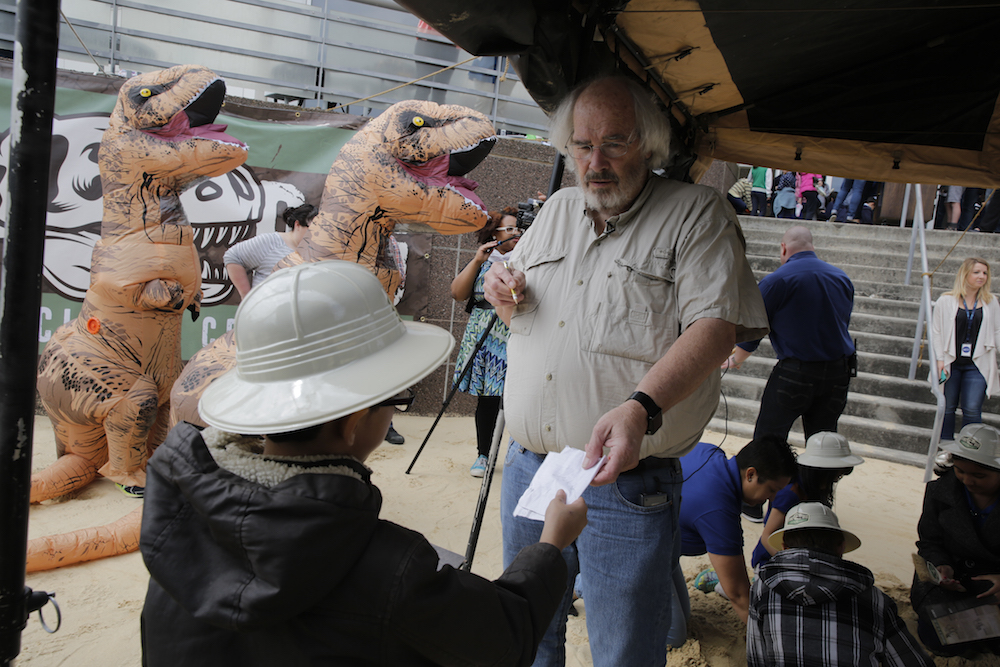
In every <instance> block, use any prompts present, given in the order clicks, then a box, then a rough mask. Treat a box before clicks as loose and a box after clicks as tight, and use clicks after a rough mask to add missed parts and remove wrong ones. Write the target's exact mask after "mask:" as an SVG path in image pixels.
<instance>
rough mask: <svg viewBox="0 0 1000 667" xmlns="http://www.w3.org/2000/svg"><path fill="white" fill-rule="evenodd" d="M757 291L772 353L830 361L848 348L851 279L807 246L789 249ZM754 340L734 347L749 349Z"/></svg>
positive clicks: (754, 345) (753, 347) (850, 347)
mask: <svg viewBox="0 0 1000 667" xmlns="http://www.w3.org/2000/svg"><path fill="white" fill-rule="evenodd" d="M760 294H761V296H762V297H763V298H764V307H765V308H766V309H767V321H768V323H769V324H770V326H771V333H769V334H768V336H769V337H770V338H771V345H772V346H773V347H774V352H775V354H776V355H777V357H778V359H798V360H799V361H834V360H836V359H841V358H843V357H845V356H849V355H851V354H854V342H853V341H851V336H850V334H849V333H848V331H847V326H848V325H849V324H850V323H851V311H852V310H853V309H854V284H853V283H852V282H851V279H850V278H848V277H847V274H846V273H844V272H843V271H842V270H840V269H838V268H837V267H836V266H833V265H832V264H828V263H827V262H824V261H823V260H821V259H819V258H818V257H816V253H815V252H813V251H812V250H803V251H802V252H797V253H795V254H794V255H792V256H791V257H789V258H788V261H786V262H785V263H784V264H783V265H782V266H780V267H778V269H777V270H776V271H774V272H773V273H771V274H770V275H768V276H765V277H764V279H763V280H761V281H760ZM759 344H760V341H759V340H757V341H752V342H748V343H740V344H739V347H740V348H742V349H744V350H746V351H747V352H753V351H754V350H756V349H757V346H758V345H759Z"/></svg>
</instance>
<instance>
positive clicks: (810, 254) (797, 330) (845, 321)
mask: <svg viewBox="0 0 1000 667" xmlns="http://www.w3.org/2000/svg"><path fill="white" fill-rule="evenodd" d="M760 293H761V296H763V297H764V307H765V308H767V319H768V322H769V323H770V325H771V333H770V334H769V337H770V339H771V346H772V347H773V348H774V353H775V356H777V357H778V363H777V364H775V365H774V369H773V370H772V371H771V376H770V377H769V378H768V380H767V386H766V387H765V388H764V395H763V397H761V399H760V413H759V414H758V415H757V426H756V428H755V429H754V433H753V435H754V437H755V438H757V437H760V436H761V435H765V434H773V435H776V436H778V437H780V438H782V439H787V438H788V431H789V430H790V429H791V428H792V422H794V421H795V419H796V418H797V417H802V429H803V430H804V431H805V437H806V438H807V439H808V438H809V436H811V435H812V434H813V433H818V432H819V431H832V432H834V433H836V432H837V421H838V420H839V419H840V414H841V413H842V412H843V411H844V406H846V405H847V388H848V385H849V384H850V381H851V375H852V374H853V373H855V372H856V370H857V357H856V356H855V349H854V343H853V342H852V341H851V336H850V334H849V333H848V331H847V327H848V325H849V324H850V322H851V311H852V310H853V309H854V284H853V283H852V282H851V279H850V278H848V277H847V274H846V273H844V272H843V271H842V270H840V269H838V268H837V267H836V266H833V265H832V264H828V263H826V262H824V261H823V260H821V259H819V258H818V257H816V252H815V248H814V247H813V238H812V232H810V231H809V230H808V229H806V228H805V227H800V226H796V227H792V228H791V229H789V230H788V231H787V232H785V235H784V236H783V237H782V239H781V266H780V267H778V269H777V270H776V271H774V272H773V273H771V274H770V275H768V276H766V277H765V278H764V279H763V280H761V281H760ZM759 344H760V341H759V340H757V341H753V342H749V343H740V344H739V345H737V346H736V348H735V350H734V351H733V354H732V355H730V357H729V358H728V359H727V360H726V362H725V363H724V364H723V365H722V367H723V368H724V369H725V368H733V367H735V368H739V367H740V365H741V364H742V363H743V362H744V361H745V360H746V359H747V357H749V356H750V355H751V354H752V353H753V351H754V350H756V349H757V346H758V345H759Z"/></svg>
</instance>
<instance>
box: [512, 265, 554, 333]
mask: <svg viewBox="0 0 1000 667" xmlns="http://www.w3.org/2000/svg"><path fill="white" fill-rule="evenodd" d="M565 257H566V252H565V251H561V250H560V251H554V252H549V253H545V254H542V255H538V256H536V257H532V258H530V259H528V260H527V262H526V263H525V265H524V278H525V282H526V284H527V288H526V290H525V294H524V301H522V302H520V303H519V304H517V308H515V309H514V312H513V313H511V316H510V332H511V333H512V334H517V335H519V336H527V335H529V334H530V333H531V327H532V325H533V324H534V322H535V313H536V312H537V310H538V304H539V303H540V302H541V301H542V299H544V298H545V293H546V292H547V291H548V289H549V285H550V284H551V283H552V279H553V276H554V275H555V274H556V272H557V271H558V270H559V267H560V266H562V264H563V259H564V258H565Z"/></svg>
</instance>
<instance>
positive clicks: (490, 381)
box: [451, 206, 522, 477]
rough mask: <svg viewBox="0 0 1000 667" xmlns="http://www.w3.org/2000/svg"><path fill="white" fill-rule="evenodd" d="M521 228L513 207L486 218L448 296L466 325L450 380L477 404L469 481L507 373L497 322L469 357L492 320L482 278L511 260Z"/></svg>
mask: <svg viewBox="0 0 1000 667" xmlns="http://www.w3.org/2000/svg"><path fill="white" fill-rule="evenodd" d="M521 232H522V230H521V229H519V228H518V227H517V209H516V208H514V207H512V206H508V207H506V208H504V209H503V210H502V211H493V212H491V213H490V214H489V220H488V221H487V223H486V225H485V226H484V227H483V228H482V229H481V230H479V236H478V241H479V243H480V246H479V249H478V250H477V251H476V256H475V257H473V258H472V261H471V262H469V263H468V264H466V266H465V268H464V269H462V271H461V272H460V273H459V274H458V275H457V276H455V279H454V280H453V281H452V283H451V295H452V297H454V298H455V300H456V301H466V300H468V304H467V305H466V308H465V309H466V312H468V313H469V322H468V324H467V325H466V326H465V334H464V335H463V336H462V342H461V344H460V346H459V350H458V359H456V361H455V378H454V381H456V382H457V381H458V380H459V378H460V377H461V378H462V381H461V384H459V386H458V388H459V389H460V390H461V391H464V392H465V393H467V394H471V395H472V396H478V397H479V401H478V403H477V405H476V444H477V448H478V454H477V456H476V461H475V463H473V464H472V468H471V469H470V472H471V473H472V476H473V477H482V476H483V475H484V474H485V473H486V464H487V457H488V455H489V452H490V445H491V443H492V438H493V429H494V426H495V425H496V421H497V415H498V414H499V412H500V400H501V398H502V397H503V383H504V377H505V376H506V374H507V338H508V337H509V336H510V329H508V328H507V325H506V324H504V323H503V321H502V320H500V319H499V318H497V319H496V321H495V322H494V324H493V327H492V328H491V329H490V332H489V335H487V337H486V340H485V342H484V343H483V345H482V347H480V348H479V351H478V352H476V355H475V357H472V353H473V351H474V350H475V348H476V343H478V342H479V339H480V338H481V337H482V335H483V332H485V331H486V327H487V326H488V325H489V323H490V321H491V320H493V313H494V311H493V306H491V305H490V304H489V303H488V302H487V301H486V300H485V299H484V298H483V277H484V276H485V275H486V272H487V271H489V268H490V266H492V264H493V262H503V261H506V260H507V257H509V256H510V251H511V250H513V249H514V246H515V245H516V244H517V240H518V239H519V238H520V237H521ZM470 358H472V361H471V364H472V368H470V369H469V371H468V372H467V373H466V374H465V376H464V377H462V371H463V370H465V367H466V365H467V364H469V363H470V361H469V360H470Z"/></svg>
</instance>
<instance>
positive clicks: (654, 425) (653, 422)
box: [646, 411, 663, 435]
mask: <svg viewBox="0 0 1000 667" xmlns="http://www.w3.org/2000/svg"><path fill="white" fill-rule="evenodd" d="M661 426H663V412H662V411H660V412H658V413H656V416H655V417H652V418H650V420H649V421H648V422H646V435H653V434H654V433H656V432H657V431H659V430H660V427H661Z"/></svg>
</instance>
